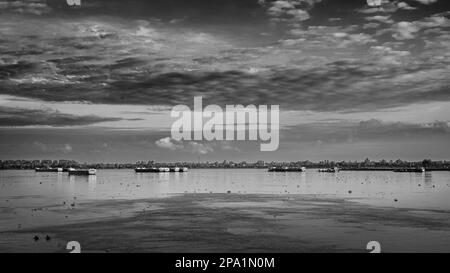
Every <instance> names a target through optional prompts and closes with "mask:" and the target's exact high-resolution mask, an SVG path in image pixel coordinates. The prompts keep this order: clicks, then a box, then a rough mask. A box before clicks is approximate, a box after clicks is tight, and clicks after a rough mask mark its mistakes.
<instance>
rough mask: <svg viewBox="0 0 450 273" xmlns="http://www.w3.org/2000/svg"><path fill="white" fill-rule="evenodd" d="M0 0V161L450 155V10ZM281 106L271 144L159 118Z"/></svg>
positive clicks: (347, 4)
mask: <svg viewBox="0 0 450 273" xmlns="http://www.w3.org/2000/svg"><path fill="white" fill-rule="evenodd" d="M376 2H377V1H375V0H370V1H368V0H347V1H344V0H342V1H339V0H279V1H273V0H127V1H119V0H82V6H81V7H79V8H69V7H68V5H67V4H66V1H65V0H13V1H12V0H0V159H16V158H17V159H21V158H25V159H33V158H55V159H58V158H68V159H76V160H80V161H109V162H111V161H118V162H124V161H131V162H134V161H137V160H156V161H178V160H187V161H193V160H195V161H196V160H198V157H200V158H201V160H202V161H203V160H210V161H215V160H219V161H222V160H225V159H227V160H248V161H254V160H258V159H262V160H267V161H270V160H306V159H310V160H321V159H333V160H341V159H342V160H359V159H364V158H366V157H369V158H372V159H382V158H385V159H397V158H402V159H411V160H413V159H423V158H434V159H450V145H449V144H450V142H449V140H450V137H449V136H450V128H449V122H450V119H449V116H450V115H449V114H450V90H449V86H450V50H449V49H450V20H449V19H450V1H448V0H404V1H397V0H382V1H381V5H380V6H378V5H376V4H375V3H376ZM194 96H203V98H204V104H218V105H221V106H223V105H226V104H243V105H248V104H255V105H261V104H264V105H280V109H281V111H282V112H281V115H280V123H281V132H280V137H281V143H280V148H279V150H278V151H276V152H270V153H263V152H260V151H259V143H257V142H255V143H249V142H242V141H241V142H218V141H216V142H202V141H197V142H193V141H190V142H189V141H184V142H176V141H173V140H171V139H170V132H169V130H170V126H171V125H172V122H173V121H174V120H173V119H171V118H170V109H171V107H172V106H174V105H177V104H188V105H191V104H192V103H193V97H194Z"/></svg>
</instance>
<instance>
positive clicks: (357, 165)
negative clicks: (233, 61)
mask: <svg viewBox="0 0 450 273" xmlns="http://www.w3.org/2000/svg"><path fill="white" fill-rule="evenodd" d="M138 167H144V168H153V167H156V168H158V167H164V168H167V167H168V168H172V167H186V168H189V169H268V168H270V167H291V168H298V167H305V168H307V169H321V168H325V169H326V168H334V167H338V168H339V169H340V170H342V171H392V170H395V169H415V168H425V169H426V170H429V171H450V161H433V160H431V159H424V160H422V161H403V160H396V161H393V160H390V161H386V160H381V161H371V160H369V159H366V160H364V161H361V162H358V161H329V160H325V161H320V162H312V161H296V162H275V161H272V162H265V161H262V160H260V161H257V162H246V161H242V162H233V161H227V160H225V161H223V162H155V161H147V162H144V161H138V162H136V163H79V162H77V161H75V160H0V170H34V169H36V168H85V169H86V168H93V169H135V168H138Z"/></svg>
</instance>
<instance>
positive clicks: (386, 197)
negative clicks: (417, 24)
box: [0, 170, 450, 208]
mask: <svg viewBox="0 0 450 273" xmlns="http://www.w3.org/2000/svg"><path fill="white" fill-rule="evenodd" d="M0 178H1V180H0V186H1V189H2V190H1V191H0V201H1V199H6V198H11V197H12V196H20V197H21V200H23V202H24V203H26V202H30V203H32V202H33V203H34V202H42V203H45V202H46V201H47V200H58V202H59V201H64V200H67V199H70V198H73V197H74V196H77V198H78V200H90V201H91V200H104V199H138V198H162V197H167V196H170V195H173V194H184V193H208V194H209V193H236V194H314V195H318V194H320V195H333V196H337V197H344V198H353V199H354V200H356V201H357V202H361V201H362V200H365V201H364V202H366V201H367V200H369V201H370V203H371V204H376V205H386V206H406V207H408V206H413V207H429V206H435V207H441V208H443V207H449V208H450V201H449V200H448V198H447V196H448V195H449V194H450V186H449V181H450V175H449V172H434V173H430V172H427V173H424V174H422V173H421V174H417V173H393V172H345V171H344V172H340V173H319V172H317V170H308V171H307V172H303V173H268V172H266V171H265V170H191V171H190V172H188V173H135V172H134V171H133V170H99V171H98V173H97V176H68V175H67V174H66V173H64V174H56V173H54V174H53V173H50V174H46V173H36V172H33V171H1V172H0ZM36 195H39V196H40V198H39V199H38V198H35V199H31V196H36ZM27 196H30V198H28V197H27ZM394 199H396V200H398V201H399V202H394ZM369 201H367V202H369Z"/></svg>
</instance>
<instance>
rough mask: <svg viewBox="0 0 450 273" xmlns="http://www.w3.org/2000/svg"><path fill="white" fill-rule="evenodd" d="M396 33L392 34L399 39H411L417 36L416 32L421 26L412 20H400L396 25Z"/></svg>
mask: <svg viewBox="0 0 450 273" xmlns="http://www.w3.org/2000/svg"><path fill="white" fill-rule="evenodd" d="M394 30H395V33H394V34H393V35H392V37H394V38H395V39H397V40H410V39H414V38H416V33H417V32H419V30H420V28H418V27H417V26H415V25H414V24H413V23H411V22H404V21H403V22H399V23H397V24H396V25H395V27H394Z"/></svg>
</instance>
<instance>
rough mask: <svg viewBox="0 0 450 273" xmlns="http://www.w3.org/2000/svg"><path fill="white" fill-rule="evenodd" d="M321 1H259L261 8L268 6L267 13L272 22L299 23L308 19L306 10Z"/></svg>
mask: <svg viewBox="0 0 450 273" xmlns="http://www.w3.org/2000/svg"><path fill="white" fill-rule="evenodd" d="M318 2H321V0H277V1H271V2H268V1H260V2H259V3H260V4H261V5H263V6H268V9H267V13H268V14H269V15H270V16H271V17H272V21H274V22H288V23H294V24H295V23H299V22H302V21H306V20H308V19H309V18H310V15H309V13H308V10H309V9H310V8H312V7H313V6H314V4H316V3H318Z"/></svg>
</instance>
